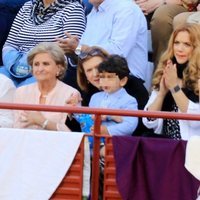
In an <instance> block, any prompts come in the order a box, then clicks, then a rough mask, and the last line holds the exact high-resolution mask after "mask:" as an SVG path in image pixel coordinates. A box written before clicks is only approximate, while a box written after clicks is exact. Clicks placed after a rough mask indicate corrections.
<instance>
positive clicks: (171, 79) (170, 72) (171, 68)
mask: <svg viewBox="0 0 200 200" xmlns="http://www.w3.org/2000/svg"><path fill="white" fill-rule="evenodd" d="M164 80H165V85H166V87H167V88H168V89H172V88H174V87H175V86H176V85H177V84H178V83H179V82H180V81H179V79H178V76H177V69H176V64H173V63H172V61H171V60H168V61H167V65H166V67H165V69H164Z"/></svg>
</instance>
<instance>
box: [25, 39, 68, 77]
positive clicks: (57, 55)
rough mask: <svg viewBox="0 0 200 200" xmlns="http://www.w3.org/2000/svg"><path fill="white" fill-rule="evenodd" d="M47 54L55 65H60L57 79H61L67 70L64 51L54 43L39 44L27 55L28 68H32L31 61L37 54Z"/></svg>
mask: <svg viewBox="0 0 200 200" xmlns="http://www.w3.org/2000/svg"><path fill="white" fill-rule="evenodd" d="M40 53H48V54H50V55H51V57H52V59H53V60H54V61H55V63H56V64H57V65H61V68H60V72H59V75H58V76H57V78H58V79H62V78H63V77H64V75H65V72H66V70H67V62H66V58H65V54H64V51H63V50H62V49H61V48H60V47H59V46H58V44H57V43H55V42H41V43H39V44H38V45H37V46H35V47H34V48H33V49H32V50H31V51H30V52H29V54H28V57H27V61H28V64H29V65H30V66H33V59H34V58H35V56H36V55H37V54H40Z"/></svg>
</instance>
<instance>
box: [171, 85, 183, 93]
mask: <svg viewBox="0 0 200 200" xmlns="http://www.w3.org/2000/svg"><path fill="white" fill-rule="evenodd" d="M180 90H181V88H180V86H179V85H176V86H175V87H174V88H172V89H170V92H171V93H172V94H173V93H177V92H178V91H180Z"/></svg>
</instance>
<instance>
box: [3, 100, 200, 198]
mask: <svg viewBox="0 0 200 200" xmlns="http://www.w3.org/2000/svg"><path fill="white" fill-rule="evenodd" d="M0 109H12V110H32V111H48V112H49V111H50V112H66V113H89V114H94V115H95V118H94V119H95V121H94V135H93V136H94V146H93V160H92V187H91V199H92V200H98V188H99V148H100V137H102V136H103V137H107V135H102V134H101V135H100V125H101V115H120V116H133V117H151V118H168V119H182V120H197V121H200V114H183V113H172V112H160V111H156V112H150V111H142V110H137V111H128V110H119V109H102V108H88V107H78V106H77V107H76V106H47V105H31V104H12V103H0Z"/></svg>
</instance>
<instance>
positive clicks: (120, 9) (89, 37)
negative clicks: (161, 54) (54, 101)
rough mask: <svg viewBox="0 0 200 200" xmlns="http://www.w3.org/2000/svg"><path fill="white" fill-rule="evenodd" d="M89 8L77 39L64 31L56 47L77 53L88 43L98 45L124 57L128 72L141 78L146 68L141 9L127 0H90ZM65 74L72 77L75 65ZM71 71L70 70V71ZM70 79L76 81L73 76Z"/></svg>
mask: <svg viewBox="0 0 200 200" xmlns="http://www.w3.org/2000/svg"><path fill="white" fill-rule="evenodd" d="M90 2H91V4H92V5H93V9H92V11H91V12H90V14H89V15H88V16H87V25H86V29H85V31H84V33H83V35H82V37H81V40H80V41H79V40H78V38H77V37H75V36H71V35H70V34H67V36H68V38H67V39H65V40H63V39H59V40H58V41H59V44H60V47H62V48H63V49H64V50H65V52H66V53H74V52H75V53H76V54H79V53H80V51H81V50H82V51H83V50H85V49H86V48H88V47H90V46H99V47H101V48H103V49H105V50H106V51H107V52H108V53H110V54H118V55H121V56H123V57H125V58H126V59H127V61H128V66H129V69H130V72H131V74H132V75H134V76H136V77H137V78H138V81H140V82H142V83H143V81H145V76H146V68H147V57H148V56H147V54H148V47H147V23H146V19H145V17H144V14H143V13H142V11H141V9H140V8H139V7H138V6H137V5H136V4H135V3H134V2H131V1H122V0H115V1H113V0H95V1H94V0H90ZM73 70H74V73H73V72H72V70H71V71H70V72H71V74H70V73H68V74H67V77H66V79H65V81H66V82H67V83H68V84H71V83H69V81H70V79H72V77H76V68H73ZM72 73H73V74H72ZM71 82H73V83H74V82H76V80H73V81H71Z"/></svg>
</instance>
